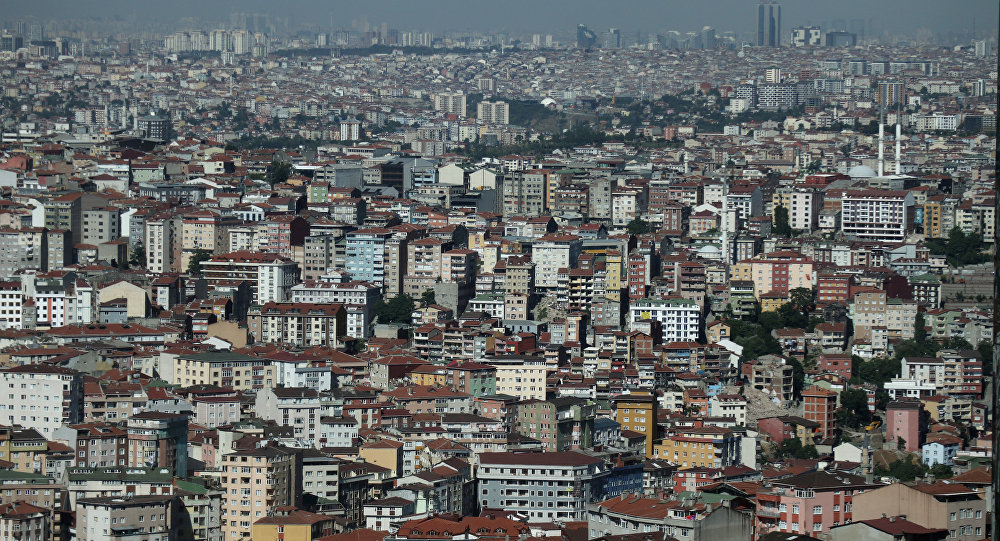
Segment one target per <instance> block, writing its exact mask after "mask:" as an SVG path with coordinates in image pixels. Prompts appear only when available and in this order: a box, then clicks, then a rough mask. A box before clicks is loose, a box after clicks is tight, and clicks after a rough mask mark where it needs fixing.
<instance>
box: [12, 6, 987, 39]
mask: <svg viewBox="0 0 1000 541" xmlns="http://www.w3.org/2000/svg"><path fill="white" fill-rule="evenodd" d="M280 6H281V7H280V9H279V8H277V7H276V4H274V3H272V2H266V1H263V0H249V1H239V2H235V1H219V2H207V3H205V2H196V1H194V0H180V1H177V2H171V3H165V4H155V3H154V4H144V5H142V6H141V7H139V6H137V5H136V4H134V3H132V2H125V1H124V0H84V1H80V2H76V1H74V2H68V1H66V0H40V1H37V2H24V3H15V4H13V5H10V6H7V9H6V10H5V13H4V17H5V18H11V19H13V18H17V17H34V18H38V19H39V20H65V19H72V18H77V17H79V18H90V17H97V18H101V17H111V18H120V19H121V20H122V21H128V20H134V21H155V22H158V23H163V24H170V23H173V22H176V21H178V20H181V19H190V18H195V19H199V20H204V21H215V22H218V23H226V22H228V17H229V13H231V12H236V11H239V12H260V13H267V14H269V15H271V16H274V17H277V18H281V19H287V20H289V21H290V23H291V24H290V26H291V27H292V28H295V27H301V26H308V27H316V26H318V27H320V28H323V27H329V26H330V25H329V21H331V20H332V21H333V27H335V28H348V27H350V26H351V24H352V23H357V22H358V21H360V20H362V19H365V18H366V19H367V21H368V22H370V23H371V24H374V25H377V24H381V23H383V22H385V23H387V24H389V25H390V26H393V27H400V28H419V29H427V30H432V31H439V32H441V31H461V30H474V31H506V32H513V33H534V32H547V33H553V32H555V33H569V32H571V31H572V27H573V26H575V25H576V24H577V23H583V24H587V25H588V26H591V27H594V28H605V27H617V28H621V29H622V31H623V32H625V33H633V34H634V33H635V32H657V31H662V30H664V29H688V28H690V29H697V28H701V27H702V26H704V25H710V26H713V27H715V28H716V29H718V30H720V31H725V30H729V31H733V32H736V33H738V34H747V35H749V34H750V33H752V32H753V31H754V25H755V18H754V8H755V6H756V2H753V1H748V0H715V1H713V2H709V3H706V4H697V3H692V2H681V1H676V0H668V1H654V0H630V1H626V2H624V3H616V2H599V1H596V0H580V1H576V2H572V3H565V2H556V1H550V0H543V1H529V0H511V1H507V2H485V1H480V0H476V1H471V2H469V1H459V0H429V1H425V2H396V1H390V0H376V1H373V2H366V3H364V4H359V3H349V4H348V3H345V4H344V5H341V4H330V3H326V2H322V1H319V0H291V1H289V2H282V3H281V5H280ZM998 16H1000V12H998V5H997V2H994V1H991V0H969V1H963V2H956V3H952V4H949V5H948V6H947V8H946V9H945V8H944V4H942V3H941V2H939V1H935V0H911V1H904V0H894V1H891V2H868V1H865V0H846V1H842V2H812V1H810V2H788V3H787V5H785V6H784V17H785V20H784V21H783V26H784V27H785V28H791V27H792V26H796V25H807V24H822V23H824V22H825V23H828V24H829V23H832V22H834V21H838V20H839V21H849V20H852V19H855V20H856V19H860V20H863V21H865V23H866V24H867V25H870V26H872V27H874V28H877V29H879V31H882V30H884V31H886V32H889V33H891V34H900V35H912V34H914V33H916V32H918V31H921V30H928V31H930V32H932V33H962V32H968V33H969V34H970V36H971V33H972V31H973V27H974V26H977V25H978V29H977V30H976V32H977V34H978V35H979V37H989V36H996V33H997V20H998ZM123 30H126V31H127V29H123Z"/></svg>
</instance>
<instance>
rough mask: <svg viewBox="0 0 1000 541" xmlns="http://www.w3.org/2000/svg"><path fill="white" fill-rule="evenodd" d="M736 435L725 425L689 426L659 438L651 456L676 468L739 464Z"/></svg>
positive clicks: (720, 466) (722, 466) (721, 466)
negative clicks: (724, 426)
mask: <svg viewBox="0 0 1000 541" xmlns="http://www.w3.org/2000/svg"><path fill="white" fill-rule="evenodd" d="M738 450H739V446H738V445H737V438H736V436H734V435H733V433H732V432H731V431H730V430H728V429H725V428H720V427H715V426H706V427H702V428H689V429H685V430H681V431H678V432H677V433H676V434H674V435H671V436H669V437H666V438H663V439H662V440H661V441H660V442H659V443H657V444H656V445H655V446H654V447H653V454H652V458H659V459H663V460H667V461H670V462H673V463H674V464H677V466H678V467H679V468H680V469H682V470H683V469H688V468H699V467H700V468H724V467H726V466H732V465H735V464H737V463H739V458H740V457H739V456H738V454H739V451H738Z"/></svg>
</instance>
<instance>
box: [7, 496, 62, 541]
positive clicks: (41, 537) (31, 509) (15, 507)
mask: <svg viewBox="0 0 1000 541" xmlns="http://www.w3.org/2000/svg"><path fill="white" fill-rule="evenodd" d="M51 512H52V511H51V509H46V508H44V507H39V506H37V505H32V504H30V503H27V502H13V503H5V504H0V536H3V537H4V538H7V539H16V540H17V541H48V540H49V539H51V537H50V536H51V535H52V515H51Z"/></svg>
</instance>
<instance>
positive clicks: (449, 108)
mask: <svg viewBox="0 0 1000 541" xmlns="http://www.w3.org/2000/svg"><path fill="white" fill-rule="evenodd" d="M465 107H466V99H465V94H463V93H461V92H442V93H440V94H435V95H434V110H435V111H439V112H442V113H449V114H453V115H459V116H465Z"/></svg>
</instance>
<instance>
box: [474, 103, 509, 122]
mask: <svg viewBox="0 0 1000 541" xmlns="http://www.w3.org/2000/svg"><path fill="white" fill-rule="evenodd" d="M476 117H477V118H479V121H480V122H482V123H483V124H509V123H510V106H509V105H507V102H505V101H481V102H479V104H478V105H477V106H476Z"/></svg>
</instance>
